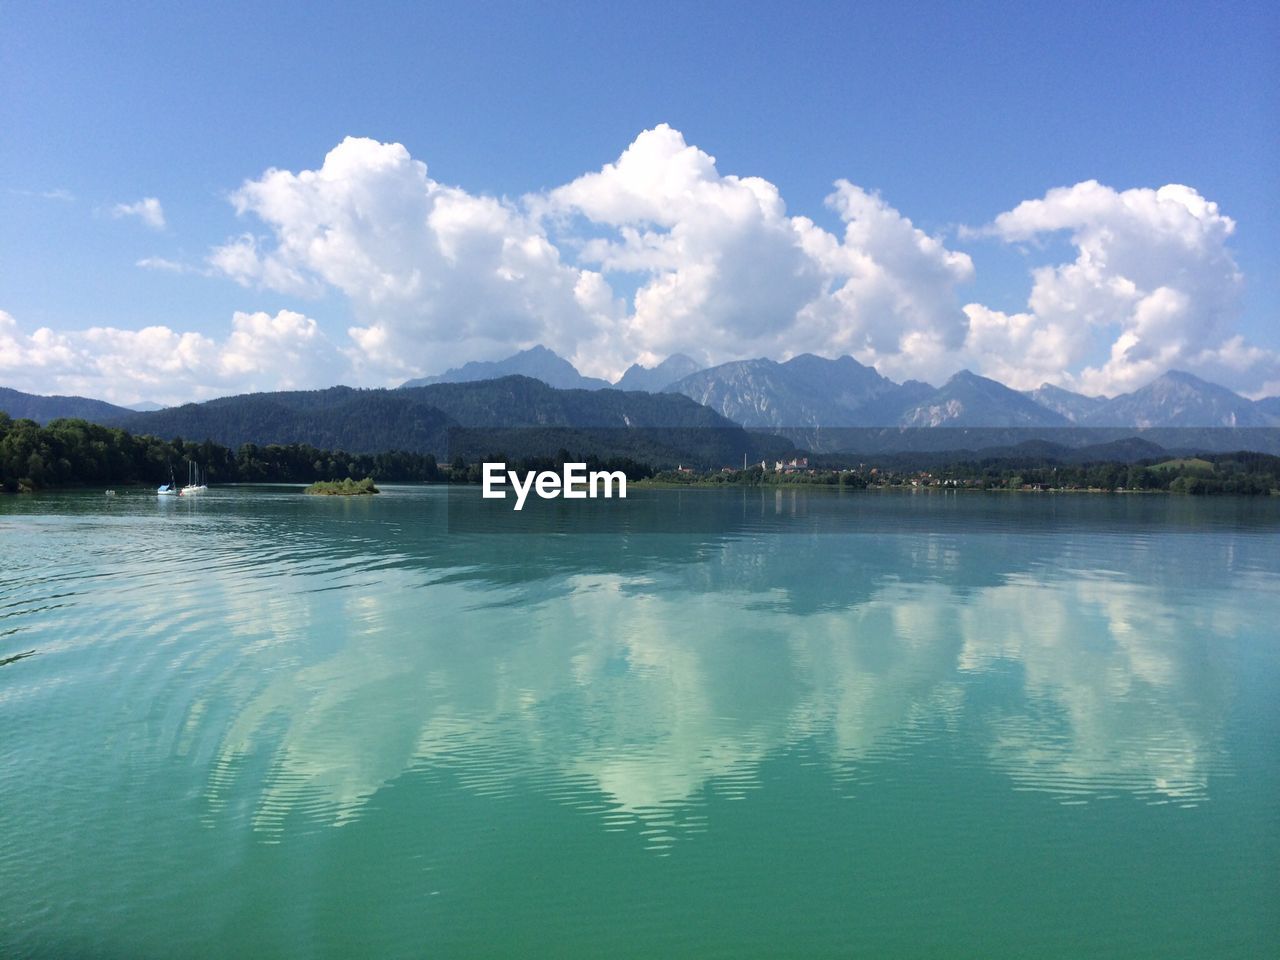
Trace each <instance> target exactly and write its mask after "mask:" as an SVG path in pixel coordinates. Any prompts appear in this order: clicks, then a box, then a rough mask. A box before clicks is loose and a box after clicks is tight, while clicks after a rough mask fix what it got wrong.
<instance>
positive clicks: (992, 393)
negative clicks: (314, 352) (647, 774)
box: [0, 347, 1280, 463]
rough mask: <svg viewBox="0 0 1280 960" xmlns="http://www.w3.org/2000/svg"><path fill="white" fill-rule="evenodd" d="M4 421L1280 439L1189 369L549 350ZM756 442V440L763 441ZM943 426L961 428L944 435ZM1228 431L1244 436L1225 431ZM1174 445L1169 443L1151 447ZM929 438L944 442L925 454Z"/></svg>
mask: <svg viewBox="0 0 1280 960" xmlns="http://www.w3.org/2000/svg"><path fill="white" fill-rule="evenodd" d="M515 370H519V371H523V372H520V373H512V371H515ZM0 411H5V412H7V413H8V414H9V415H10V416H12V417H14V418H28V419H32V420H36V421H38V422H41V423H45V422H48V421H49V420H52V419H56V418H59V417H78V418H82V419H85V420H90V421H93V422H96V423H101V424H104V425H107V426H117V427H122V428H125V429H128V430H130V431H132V432H135V433H151V434H154V435H157V436H164V437H173V436H184V437H187V438H189V439H198V440H202V439H205V438H208V439H211V440H214V441H215V442H218V443H222V444H226V445H228V446H238V445H240V444H242V443H258V444H268V443H310V444H312V445H314V446H317V447H321V448H330V449H345V450H348V451H350V452H352V453H364V452H380V451H384V450H391V449H401V450H409V451H413V452H421V453H425V452H433V453H438V454H442V453H443V452H444V451H445V450H446V449H447V448H448V447H449V443H448V440H449V436H450V432H451V431H452V432H453V434H454V437H455V440H456V439H457V431H458V430H459V429H466V430H471V431H475V430H489V431H493V430H507V431H510V430H517V431H529V430H530V429H537V430H548V429H572V430H581V429H590V430H593V431H600V430H617V431H631V433H630V435H629V437H627V438H625V439H623V438H621V437H619V438H614V439H616V440H617V441H618V442H617V443H616V444H614V443H613V442H612V441H610V443H609V444H605V445H604V446H605V447H607V448H608V449H610V450H615V451H618V452H619V455H622V452H623V451H626V450H631V451H632V452H633V453H634V452H635V451H636V450H637V449H639V447H637V444H638V443H640V441H639V435H638V434H637V433H636V431H643V430H651V431H654V432H655V433H659V434H660V433H662V432H663V431H668V432H669V431H670V430H671V429H672V428H679V429H681V430H707V429H709V428H714V429H715V430H717V431H721V432H724V431H730V432H732V441H731V442H729V441H726V442H725V443H722V444H718V445H716V446H715V447H714V450H712V449H711V448H709V447H707V446H706V444H703V443H701V442H700V441H696V440H694V439H693V438H692V437H691V436H688V435H683V436H680V437H678V438H674V439H672V442H669V443H665V444H664V442H662V441H661V440H660V439H659V438H657V437H646V438H644V441H643V443H642V444H640V446H643V448H644V449H645V450H646V451H648V452H649V453H650V454H651V455H653V456H655V457H656V456H658V454H659V453H661V457H660V459H681V458H690V459H692V453H693V451H694V450H701V451H702V453H705V454H706V455H707V456H708V457H710V456H712V453H713V452H714V455H715V459H718V460H723V462H725V463H735V462H739V461H740V459H741V456H742V455H743V454H744V453H745V454H746V455H747V456H748V458H749V459H760V458H761V457H758V456H757V454H762V451H763V452H764V453H763V454H762V456H764V455H767V453H768V452H769V451H781V450H784V449H789V448H788V447H787V445H786V444H785V443H781V438H778V437H774V438H771V439H766V438H764V437H762V436H761V434H762V433H777V434H781V435H782V437H783V438H785V439H786V440H787V441H790V443H794V444H795V445H796V446H799V447H802V448H805V449H810V450H814V451H822V450H826V451H835V450H845V451H848V450H855V449H858V450H861V449H865V450H871V449H890V448H892V449H902V448H903V446H902V444H903V441H902V440H901V439H900V438H901V437H903V436H912V435H913V436H914V437H915V439H912V440H911V443H913V444H915V446H916V447H917V448H925V447H927V448H930V449H933V448H938V445H939V444H944V445H953V446H955V447H956V448H957V449H959V448H968V449H979V448H980V447H979V446H977V445H978V444H983V445H987V446H994V445H999V444H1009V443H1020V442H1023V441H1025V440H1026V439H1027V438H1028V437H1029V436H1031V435H1032V434H1033V433H1035V432H1036V431H1039V432H1040V433H1035V435H1037V436H1047V435H1049V434H1048V433H1047V432H1048V431H1053V433H1052V435H1053V436H1054V437H1055V440H1056V441H1057V442H1070V443H1072V444H1074V445H1076V446H1081V445H1087V444H1092V443H1099V442H1112V441H1116V440H1119V439H1123V438H1122V437H1118V436H1116V435H1115V434H1114V433H1108V434H1105V435H1104V434H1102V433H1099V432H1098V430H1100V429H1102V428H1120V429H1123V430H1126V431H1131V430H1140V431H1146V433H1145V434H1144V435H1145V436H1147V437H1148V438H1149V439H1151V440H1153V441H1154V442H1157V443H1162V444H1164V445H1165V446H1166V447H1170V448H1173V447H1176V448H1189V447H1193V446H1199V447H1203V448H1204V449H1217V448H1219V446H1220V445H1221V444H1222V443H1225V444H1228V445H1234V446H1236V447H1237V448H1239V447H1245V446H1253V447H1254V448H1259V449H1260V447H1257V445H1256V443H1255V440H1256V438H1253V437H1246V436H1245V435H1244V434H1243V433H1241V431H1245V430H1248V429H1251V428H1268V427H1276V426H1280V398H1277V397H1268V398H1266V399H1263V400H1259V401H1251V400H1248V399H1246V398H1244V397H1241V396H1240V395H1238V394H1236V393H1234V392H1232V391H1231V390H1228V389H1227V388H1226V387H1223V386H1220V385H1218V384H1213V383H1209V382H1207V381H1205V380H1202V379H1200V378H1198V377H1196V376H1193V375H1192V374H1189V373H1185V372H1182V371H1177V370H1172V371H1169V372H1167V373H1165V374H1163V375H1162V376H1160V377H1157V378H1156V379H1155V380H1153V381H1152V382H1151V383H1149V384H1147V385H1146V386H1144V387H1142V388H1141V389H1139V390H1135V391H1133V392H1132V393H1127V394H1121V395H1119V396H1116V397H1111V398H1106V397H1088V396H1084V395H1082V394H1078V393H1073V392H1071V391H1069V390H1065V389H1062V388H1061V387H1055V386H1052V385H1049V384H1045V385H1042V386H1041V387H1040V388H1038V389H1036V390H1029V391H1021V392H1020V391H1017V390H1012V389H1010V388H1009V387H1006V386H1005V385H1003V384H1001V383H999V382H997V381H995V380H992V379H989V378H987V377H982V376H979V375H977V374H975V373H972V372H970V371H968V370H962V371H960V372H959V373H957V374H955V375H954V376H953V377H951V378H950V379H949V380H947V381H946V382H945V383H943V384H942V385H941V386H938V387H934V386H932V385H930V384H927V383H922V382H920V381H917V380H908V381H906V382H904V383H897V382H895V381H893V380H890V379H888V378H886V377H884V376H881V375H880V374H879V373H878V372H877V371H876V370H874V369H872V368H871V367H868V366H865V365H863V364H861V363H859V362H858V361H857V360H855V359H853V358H852V357H847V356H846V357H839V358H836V359H827V358H824V357H818V356H814V355H813V354H802V355H800V356H797V357H793V358H791V359H790V360H787V361H785V362H777V361H774V360H768V359H755V360H737V361H732V362H729V363H724V364H720V365H718V366H715V367H710V368H707V369H698V365H697V363H696V362H695V361H694V360H692V359H691V358H689V357H685V356H682V355H679V354H677V355H675V356H672V357H670V358H668V359H667V360H666V361H664V362H663V363H661V364H659V365H657V366H655V367H651V368H646V367H642V366H639V365H636V366H633V367H631V368H630V369H628V370H627V372H626V373H625V374H624V375H623V376H622V377H621V378H620V379H619V380H618V382H617V383H616V384H612V385H611V384H608V383H607V382H606V381H604V380H600V379H596V378H592V377H584V376H582V375H581V374H580V373H579V372H578V371H577V370H576V369H575V368H574V366H573V365H572V364H571V363H569V361H567V360H565V359H564V358H562V357H559V356H557V355H556V354H555V353H554V352H552V351H551V350H548V349H546V348H545V347H534V348H532V349H530V350H525V351H523V352H521V353H519V354H516V355H515V356H512V357H509V358H507V359H506V360H502V361H492V362H489V361H486V362H481V363H468V364H465V365H464V366H462V367H459V368H457V369H454V370H450V371H448V372H446V373H444V374H440V375H439V376H436V377H426V378H422V379H421V380H414V381H410V382H408V383H406V384H404V385H402V386H401V387H398V388H395V389H373V390H363V389H353V388H351V387H331V388H328V389H326V390H305V391H283V392H269V393H256V394H245V395H241V396H234V397H222V398H219V399H216V400H210V401H206V402H204V403H199V404H196V403H190V404H184V405H182V406H179V407H169V408H164V409H159V410H149V411H140V410H136V409H129V408H126V407H121V406H116V405H114V404H110V403H105V402H103V401H101V400H93V399H88V398H84V397H65V396H54V397H41V396H34V395H32V394H26V393H20V392H18V391H16V390H10V389H6V388H0ZM744 427H745V428H748V429H749V430H751V431H752V436H751V437H750V438H747V437H746V435H745V434H743V433H742V428H744ZM940 427H941V428H952V429H951V430H950V431H946V430H944V431H940V432H939V431H937V430H936V428H940ZM1224 427H1226V428H1236V429H1235V431H1223V430H1221V429H1218V430H1216V432H1215V430H1214V428H1224ZM1161 430H1163V431H1165V432H1164V433H1163V434H1162V435H1161V436H1159V437H1157V436H1156V435H1155V434H1154V433H1152V432H1151V431H1161ZM842 431H843V434H842ZM974 431H978V432H974ZM983 431H985V433H984V432H983ZM1170 431H1172V432H1170ZM1178 431H1182V433H1181V434H1179V433H1178ZM1205 431H1208V432H1207V433H1206V432H1205ZM1264 432H1266V431H1264ZM925 433H933V434H934V435H933V436H932V437H931V438H929V439H922V437H923V434H925ZM1267 433H1268V435H1267V436H1266V437H1264V438H1263V439H1264V440H1265V443H1264V444H1263V445H1264V446H1265V447H1266V448H1267V449H1268V450H1270V449H1271V448H1272V447H1274V446H1277V445H1280V442H1278V441H1277V440H1276V439H1275V438H1277V437H1280V434H1277V433H1275V432H1274V431H1271V432H1267ZM1211 434H1213V435H1212V436H1211ZM1224 434H1225V436H1224ZM1131 435H1132V434H1125V436H1131ZM724 436H725V437H728V436H729V434H728V433H725V434H724ZM673 437H674V435H673ZM1067 437H1071V438H1072V439H1071V440H1069V441H1068V440H1066V439H1064V438H1067ZM490 439H492V437H490ZM597 439H599V437H598V436H597ZM477 442H479V441H477ZM503 442H504V444H506V445H508V446H509V445H510V444H511V443H514V442H515V439H514V437H513V436H512V435H506V436H505V437H504V440H503ZM521 442H523V441H521ZM780 443H781V445H780ZM597 445H599V444H597ZM495 449H498V448H496V447H495Z"/></svg>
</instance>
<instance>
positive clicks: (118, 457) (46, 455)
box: [0, 413, 443, 492]
mask: <svg viewBox="0 0 1280 960" xmlns="http://www.w3.org/2000/svg"><path fill="white" fill-rule="evenodd" d="M188 461H191V462H195V463H198V464H199V465H200V469H201V471H202V472H203V474H204V475H205V476H206V477H207V478H208V482H209V483H214V484H217V483H311V482H312V481H314V480H320V479H326V480H327V479H334V478H340V477H373V478H375V479H378V480H400V481H432V480H440V479H442V476H443V475H442V473H441V471H440V468H439V466H438V465H437V464H436V458H435V457H434V456H433V455H431V454H429V453H427V454H422V453H406V452H404V451H392V452H388V453H377V454H348V453H344V452H342V451H340V450H320V449H317V448H316V447H312V446H309V445H307V444H268V445H265V446H260V445H258V444H254V443H245V444H242V445H241V446H240V447H239V448H238V449H235V450H232V449H230V448H228V447H224V446H221V445H219V444H216V443H212V442H210V441H208V440H205V441H203V442H199V443H197V442H193V441H190V440H183V439H182V438H180V437H175V438H174V439H172V440H161V439H159V438H158V437H152V436H135V435H134V434H131V433H129V432H127V431H125V430H121V429H119V428H116V427H103V426H99V425H97V424H93V423H89V422H87V421H85V420H54V421H51V422H50V423H49V424H47V425H46V426H43V427H42V426H40V425H39V424H37V423H36V422H35V421H33V420H13V419H11V418H10V417H9V416H8V415H7V414H4V413H0V487H2V488H3V489H4V490H6V491H9V492H15V491H20V490H39V489H47V488H53V487H83V486H91V487H92V486H110V487H115V486H127V485H130V484H147V485H151V486H155V485H158V484H161V483H167V482H168V481H169V476H170V471H174V472H175V473H176V475H177V477H178V479H179V480H180V481H181V480H185V479H186V464H187V462H188Z"/></svg>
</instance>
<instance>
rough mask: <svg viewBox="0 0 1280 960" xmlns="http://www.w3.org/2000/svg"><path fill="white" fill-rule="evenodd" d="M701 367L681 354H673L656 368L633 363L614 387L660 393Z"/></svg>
mask: <svg viewBox="0 0 1280 960" xmlns="http://www.w3.org/2000/svg"><path fill="white" fill-rule="evenodd" d="M701 369H702V367H701V365H700V364H699V363H698V362H697V361H696V360H694V359H693V358H692V357H686V356H685V355H684V354H683V353H673V354H672V355H671V356H669V357H667V359H665V360H663V361H662V362H661V363H660V364H658V365H657V366H656V367H642V366H640V364H638V363H633V364H632V365H631V366H630V367H628V368H627V372H626V373H624V374H623V375H622V376H621V377H619V378H618V382H617V383H615V384H614V386H615V387H616V388H617V389H619V390H645V391H647V392H649V393H660V392H661V391H663V390H665V389H667V387H669V386H671V384H673V383H675V382H676V381H677V380H679V379H681V378H682V377H687V376H689V375H690V374H693V373H697V372H698V371H699V370H701Z"/></svg>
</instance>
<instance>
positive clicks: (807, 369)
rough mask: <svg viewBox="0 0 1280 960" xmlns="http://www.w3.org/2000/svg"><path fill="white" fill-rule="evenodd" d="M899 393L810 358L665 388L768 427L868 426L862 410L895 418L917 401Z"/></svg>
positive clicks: (852, 364) (840, 363) (912, 393)
mask: <svg viewBox="0 0 1280 960" xmlns="http://www.w3.org/2000/svg"><path fill="white" fill-rule="evenodd" d="M903 389H904V388H903V386H901V385H899V384H896V383H894V382H893V381H892V380H888V379H886V378H885V377H882V376H880V374H879V373H877V372H876V371H875V370H873V369H872V368H871V367H867V366H863V365H862V364H860V363H858V361H856V360H854V359H853V358H852V357H840V358H839V359H836V360H829V359H826V358H825V357H817V356H814V355H813V354H802V355H800V356H798V357H793V358H792V359H791V360H788V361H787V362H786V363H777V362H776V361H773V360H767V359H763V358H761V359H756V360H736V361H733V362H731V363H723V364H720V365H719V366H716V367H711V368H709V369H707V370H700V371H698V372H697V373H694V374H691V375H690V376H687V377H684V378H683V379H681V380H677V381H676V382H675V383H673V384H671V385H670V386H669V387H667V390H668V391H670V392H675V393H683V394H684V395H685V396H687V397H690V398H692V399H693V400H696V401H697V402H698V403H702V404H706V405H707V406H709V407H711V408H712V409H713V410H717V411H719V412H720V413H721V414H723V415H724V416H726V417H728V418H729V419H730V420H734V421H736V422H738V423H741V424H742V425H743V426H747V427H772V428H779V427H790V428H805V427H828V426H864V425H868V424H867V421H866V416H865V412H866V411H875V410H877V409H879V408H880V407H887V409H888V410H890V411H892V412H893V413H895V414H896V413H897V412H898V410H899V409H900V407H901V406H903V404H904V403H905V402H906V401H907V400H908V399H914V398H915V397H916V396H918V391H916V390H913V389H912V388H907V389H906V393H907V394H908V397H903V396H902V394H903ZM927 389H932V388H927ZM883 415H885V416H888V415H889V414H888V413H884V414H883Z"/></svg>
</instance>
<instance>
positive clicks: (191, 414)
mask: <svg viewBox="0 0 1280 960" xmlns="http://www.w3.org/2000/svg"><path fill="white" fill-rule="evenodd" d="M111 422H112V425H118V426H124V427H126V428H127V429H129V430H131V431H132V432H134V433H144V434H145V433H149V434H153V435H155V436H160V437H165V438H171V437H182V438H184V439H186V440H205V439H209V440H212V441H213V442H215V443H219V444H223V445H226V446H228V447H232V448H235V447H239V446H240V445H241V444H244V443H256V444H272V443H279V444H290V443H306V444H311V445H312V446H316V447H323V448H328V449H336V450H345V451H347V452H349V453H376V452H382V451H387V450H406V451H409V452H412V453H432V454H435V455H436V456H438V457H441V458H444V457H446V456H454V455H457V454H458V453H460V452H461V453H462V454H463V455H464V456H467V457H468V458H473V457H478V456H483V455H485V454H487V453H503V454H508V455H510V456H513V457H514V456H535V455H538V456H541V455H554V454H555V452H556V451H557V450H558V449H559V448H560V447H562V446H563V447H566V448H567V449H570V450H571V451H574V452H577V453H582V452H585V451H593V452H596V453H597V454H598V455H599V456H602V457H608V456H632V457H636V458H637V459H638V458H640V457H641V456H643V457H645V458H647V459H648V460H649V461H650V462H696V463H702V464H704V465H708V464H714V465H729V464H733V463H740V462H741V459H742V457H743V456H744V455H745V456H747V458H748V459H753V460H754V459H759V458H760V457H761V456H764V455H770V454H773V453H780V452H781V451H783V450H787V449H790V445H789V444H787V443H785V441H782V440H781V439H780V438H777V437H755V436H752V435H750V434H748V433H747V432H746V431H744V430H743V429H742V428H741V427H740V426H738V425H737V424H735V423H731V422H730V421H728V420H726V419H725V418H724V417H721V416H720V415H719V414H717V413H715V411H713V410H709V409H707V408H706V407H702V406H699V405H698V404H696V403H694V402H693V401H691V400H689V399H688V398H687V397H683V396H678V395H674V394H649V393H626V392H623V391H620V390H600V391H588V390H558V389H555V388H554V387H550V386H547V385H546V384H545V383H542V382H541V381H539V380H535V379H532V378H530V377H520V376H511V377H503V378H501V379H497V380H482V381H474V382H464V383H438V384H431V385H429V386H424V387H401V388H398V389H394V390H357V389H354V388H352V387H330V388H329V389H327V390H297V391H283V392H278V393H254V394H244V395H242V396H235V397H222V398H220V399H217V400H210V401H207V402H205V403H198V404H197V403H189V404H185V405H183V406H181V407H171V408H169V409H166V410H159V411H155V412H150V413H134V412H130V411H124V415H123V416H120V417H115V418H112V421H111ZM459 444H461V445H462V446H461V447H459Z"/></svg>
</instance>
